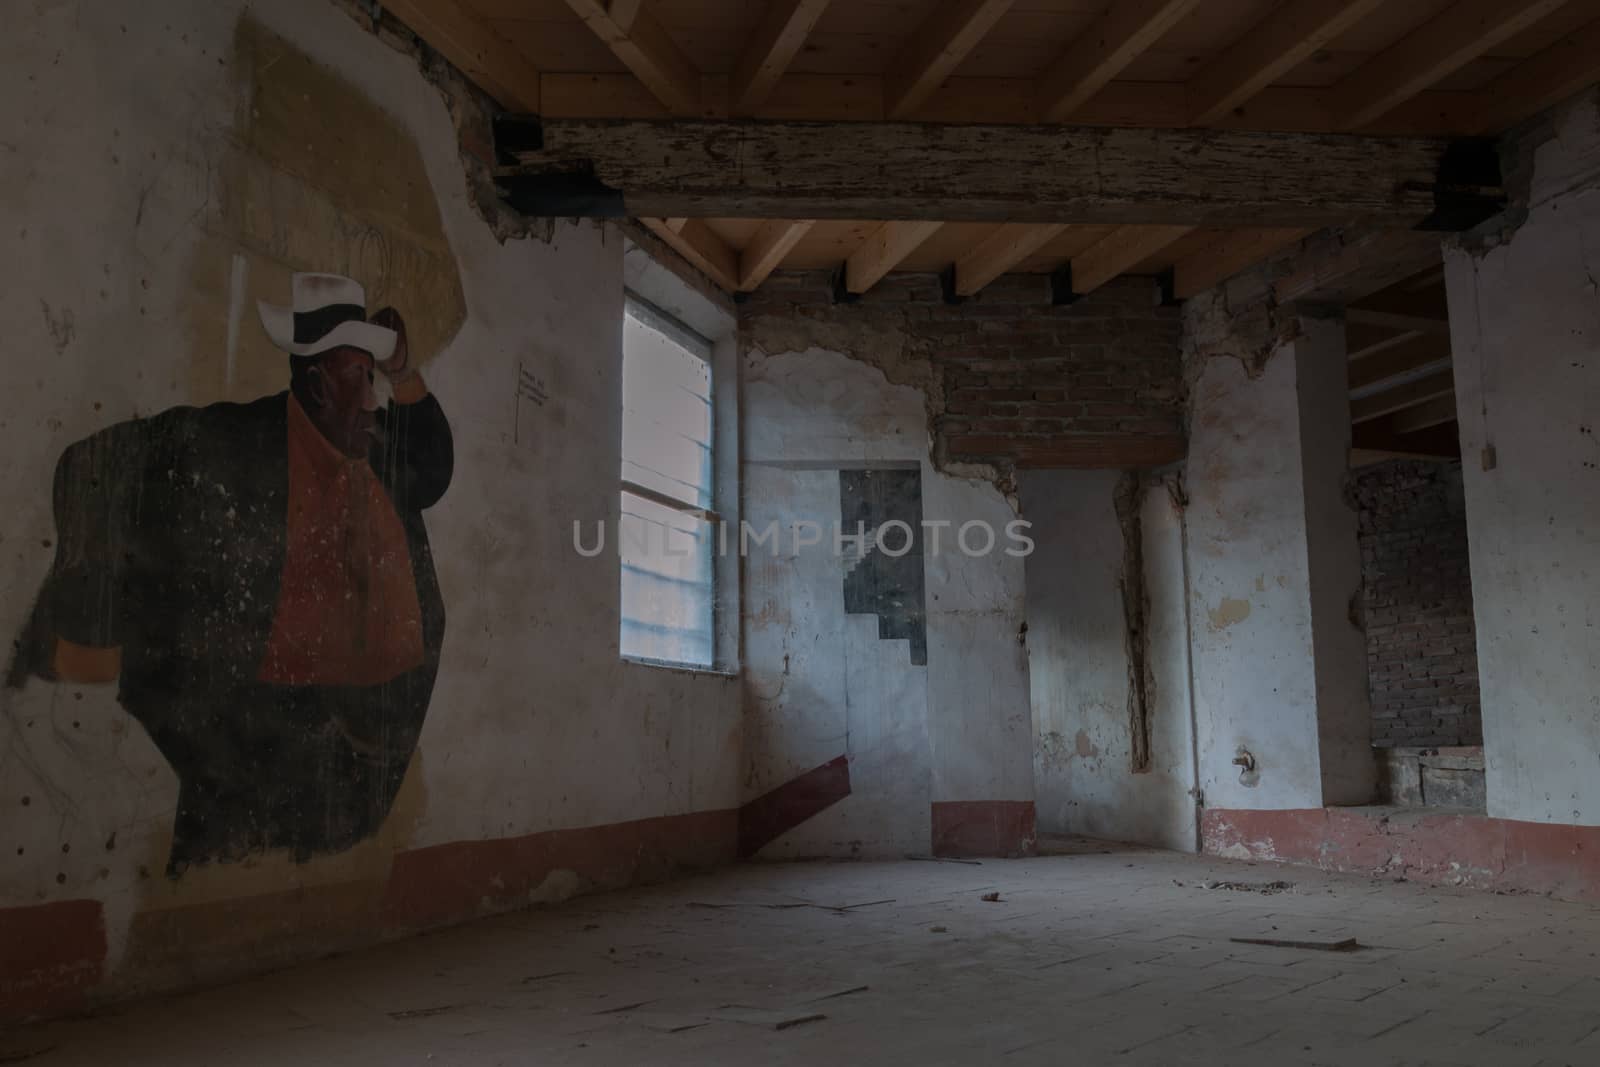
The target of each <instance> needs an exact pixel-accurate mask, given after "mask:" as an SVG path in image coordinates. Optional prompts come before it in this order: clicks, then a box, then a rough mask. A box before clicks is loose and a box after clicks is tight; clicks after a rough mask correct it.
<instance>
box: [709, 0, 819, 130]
mask: <svg viewBox="0 0 1600 1067" xmlns="http://www.w3.org/2000/svg"><path fill="white" fill-rule="evenodd" d="M827 7H828V0H773V2H772V3H771V4H769V5H768V6H767V13H766V15H765V16H763V17H762V19H761V22H760V24H759V25H757V27H756V30H755V34H754V35H753V36H752V37H751V38H750V42H749V43H748V44H747V45H745V49H744V53H743V55H741V56H740V57H739V66H738V67H737V68H735V70H734V72H733V82H732V85H731V87H730V88H731V100H732V106H733V113H734V114H735V115H753V114H755V113H756V111H757V110H758V109H759V108H760V107H761V105H762V104H764V103H766V101H767V97H768V96H770V95H771V94H772V89H773V87H774V86H776V85H777V84H778V79H779V78H781V77H783V72H784V71H786V70H788V69H789V64H790V63H792V62H793V61H794V57H795V56H796V55H798V54H799V53H800V49H801V48H802V47H804V46H805V43H806V38H807V37H808V36H810V34H811V31H812V29H813V28H814V27H815V26H816V24H817V20H818V19H819V18H821V17H822V13H823V12H824V11H826V10H827Z"/></svg>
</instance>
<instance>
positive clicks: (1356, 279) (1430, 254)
mask: <svg viewBox="0 0 1600 1067" xmlns="http://www.w3.org/2000/svg"><path fill="white" fill-rule="evenodd" d="M1442 255H1443V252H1442V249H1441V242H1440V238H1439V235H1438V234H1437V233H1429V232H1427V231H1425V230H1401V229H1385V228H1382V227H1378V226H1366V227H1339V228H1336V229H1331V230H1324V231H1322V232H1320V233H1317V234H1313V235H1312V236H1311V237H1308V238H1307V239H1306V240H1305V242H1304V244H1303V246H1302V247H1301V248H1299V249H1297V250H1296V255H1295V256H1294V258H1293V260H1292V261H1291V262H1288V263H1286V264H1285V266H1286V268H1287V269H1286V271H1285V272H1284V273H1283V274H1282V275H1281V276H1280V277H1278V278H1277V279H1276V280H1275V281H1273V283H1272V292H1273V296H1274V297H1275V298H1276V299H1277V301H1278V303H1280V304H1292V303H1295V302H1297V301H1308V302H1315V303H1322V304H1351V303H1353V302H1355V301H1358V300H1363V299H1365V298H1367V297H1370V296H1371V295H1373V294H1374V293H1377V292H1380V291H1381V290H1383V289H1387V288H1388V287H1389V286H1391V285H1393V284H1394V283H1396V282H1399V281H1403V280H1404V279H1406V278H1410V277H1412V276H1413V275H1415V274H1416V273H1417V272H1418V271H1422V270H1426V269H1427V268H1428V267H1431V266H1433V265H1434V264H1437V263H1438V262H1439V261H1440V259H1441V257H1442Z"/></svg>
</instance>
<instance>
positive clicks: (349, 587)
mask: <svg viewBox="0 0 1600 1067" xmlns="http://www.w3.org/2000/svg"><path fill="white" fill-rule="evenodd" d="M288 407H289V420H288V423H289V424H288V433H289V508H288V516H287V520H288V530H287V536H286V539H285V545H284V557H283V575H282V579H281V582H280V584H279V590H278V606H277V611H276V612H275V614H274V615H273V619H272V635H271V637H270V638H269V639H268V641H267V650H266V655H265V656H263V657H262V661H261V673H260V680H261V681H263V682H273V683H277V684H280V685H351V686H370V685H378V684H380V683H382V682H386V681H388V680H390V679H391V678H394V677H396V676H397V675H400V674H403V673H405V672H406V671H409V670H411V669H412V668H414V667H417V666H419V665H420V664H421V663H422V611H421V608H420V607H419V606H418V602H417V586H416V581H415V579H414V577H413V575H412V571H411V550H410V548H409V546H408V545H407V543H406V531H405V527H404V526H403V525H402V524H401V521H400V516H399V514H398V513H397V512H396V511H395V509H394V505H393V504H392V503H391V502H390V500H389V494H388V493H387V492H385V491H384V488H383V485H382V484H381V483H380V482H379V481H378V476H377V475H376V474H375V473H374V472H373V470H372V466H371V464H370V463H368V462H367V460H366V459H365V458H361V459H352V458H351V457H349V456H346V455H345V454H344V453H342V452H340V451H339V450H338V449H336V448H335V447H334V446H333V444H332V443H331V442H330V441H328V439H327V438H325V437H324V436H323V435H322V432H321V431H320V430H318V429H317V427H316V425H315V424H314V423H312V421H311V419H310V418H309V417H308V416H307V415H306V413H305V410H304V409H303V408H301V407H300V404H299V402H298V401H296V400H295V398H294V397H293V396H292V395H291V396H290V397H289V398H288Z"/></svg>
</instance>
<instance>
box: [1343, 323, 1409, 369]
mask: <svg viewBox="0 0 1600 1067" xmlns="http://www.w3.org/2000/svg"><path fill="white" fill-rule="evenodd" d="M1344 335H1345V341H1346V350H1347V353H1348V355H1349V357H1350V358H1351V359H1361V358H1363V357H1365V356H1375V355H1377V354H1378V353H1379V352H1383V351H1386V350H1388V349H1390V348H1394V347H1395V346H1396V345H1403V344H1407V343H1409V342H1411V341H1415V340H1417V339H1418V338H1419V337H1422V336H1423V334H1422V333H1421V332H1420V331H1418V330H1401V331H1400V332H1398V333H1397V332H1395V331H1394V330H1391V329H1389V328H1387V327H1383V326H1367V325H1364V324H1362V323H1358V322H1351V321H1350V320H1349V319H1348V318H1347V319H1346V320H1345V328H1344Z"/></svg>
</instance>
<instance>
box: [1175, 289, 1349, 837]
mask: <svg viewBox="0 0 1600 1067" xmlns="http://www.w3.org/2000/svg"><path fill="white" fill-rule="evenodd" d="M1346 373H1347V372H1346V350H1345V337H1344V322H1343V321H1342V320H1341V319H1328V318H1319V319H1313V318H1302V319H1301V320H1300V321H1299V323H1298V330H1297V331H1296V332H1295V336H1294V337H1293V339H1292V340H1289V341H1286V342H1283V343H1281V344H1279V345H1278V346H1277V347H1276V349H1275V350H1273V351H1272V353H1271V355H1270V356H1269V357H1268V358H1267V359H1266V360H1265V362H1264V363H1263V364H1261V365H1260V369H1259V372H1258V373H1255V374H1252V373H1248V372H1247V370H1246V364H1245V362H1244V361H1243V360H1241V359H1234V358H1229V357H1227V356H1220V355H1219V356H1211V357H1210V358H1208V359H1207V361H1206V363H1205V365H1204V367H1203V370H1202V372H1201V374H1200V376H1199V378H1198V380H1197V381H1196V383H1195V385H1194V389H1193V394H1192V409H1191V426H1190V442H1189V460H1188V467H1187V487H1188V492H1189V506H1188V515H1187V519H1188V524H1189V526H1188V533H1189V537H1188V544H1189V574H1190V593H1189V595H1190V615H1191V625H1192V630H1193V635H1192V639H1191V640H1192V653H1193V661H1194V695H1195V717H1196V736H1197V739H1198V758H1199V779H1200V787H1201V789H1202V791H1203V795H1204V799H1205V804H1206V806H1207V807H1212V808H1253V809H1269V808H1308V807H1321V806H1323V805H1326V804H1360V803H1366V802H1369V801H1370V800H1371V799H1372V795H1373V789H1374V785H1375V776H1376V772H1375V764H1374V762H1373V759H1372V752H1371V719H1372V711H1371V707H1370V704H1369V701H1368V695H1367V664H1366V647H1365V640H1364V636H1363V632H1362V629H1361V625H1360V620H1359V617H1358V616H1356V615H1355V614H1354V611H1353V608H1352V605H1353V603H1354V602H1355V598H1356V597H1357V596H1358V595H1359V592H1360V588H1361V557H1360V548H1359V545H1358V542H1357V536H1356V533H1357V531H1356V514H1355V512H1354V510H1352V508H1351V507H1350V505H1349V504H1348V503H1347V502H1346V499H1345V493H1344V490H1345V481H1346V477H1347V474H1348V463H1349V445H1350V404H1349V396H1348V389H1347V386H1346ZM1241 752H1244V753H1248V754H1249V757H1250V758H1251V759H1253V760H1254V766H1253V767H1241V766H1239V765H1236V764H1235V763H1234V762H1233V760H1234V759H1235V758H1236V757H1241ZM1241 758H1242V757H1241Z"/></svg>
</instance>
